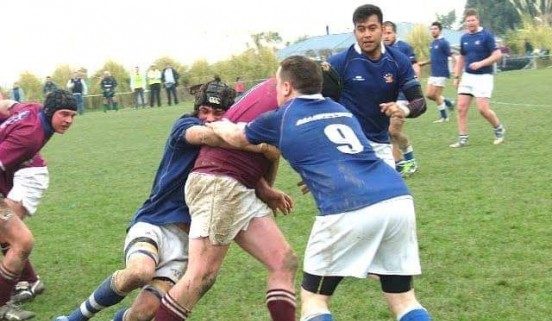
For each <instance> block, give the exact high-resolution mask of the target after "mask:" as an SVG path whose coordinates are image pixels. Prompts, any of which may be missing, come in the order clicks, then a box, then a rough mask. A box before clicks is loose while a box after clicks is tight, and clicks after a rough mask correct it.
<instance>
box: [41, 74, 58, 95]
mask: <svg viewBox="0 0 552 321" xmlns="http://www.w3.org/2000/svg"><path fill="white" fill-rule="evenodd" d="M56 89H57V85H56V84H55V83H54V82H53V81H52V77H50V76H47V77H46V82H45V83H44V86H43V87H42V93H43V94H44V97H46V96H48V94H49V93H51V92H52V91H54V90H56Z"/></svg>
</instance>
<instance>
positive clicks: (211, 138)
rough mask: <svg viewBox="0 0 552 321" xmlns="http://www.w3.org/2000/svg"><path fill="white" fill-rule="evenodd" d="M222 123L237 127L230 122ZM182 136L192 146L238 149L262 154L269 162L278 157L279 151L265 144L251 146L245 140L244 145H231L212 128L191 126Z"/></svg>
mask: <svg viewBox="0 0 552 321" xmlns="http://www.w3.org/2000/svg"><path fill="white" fill-rule="evenodd" d="M224 123H229V124H232V125H236V126H239V125H237V124H234V123H231V122H224ZM184 135H185V138H186V141H187V142H188V143H190V144H192V145H208V146H212V147H221V148H227V149H240V150H244V151H248V152H252V153H261V154H264V155H265V156H266V157H267V158H268V159H271V160H272V159H274V158H279V157H280V151H279V150H278V149H277V148H276V147H274V146H271V145H268V144H265V143H262V144H259V145H253V144H250V143H249V142H247V140H246V141H245V144H240V145H232V144H230V143H228V142H226V141H225V140H224V139H223V138H221V137H219V136H218V135H217V134H216V133H215V131H214V130H213V129H212V128H210V127H207V126H201V125H196V126H192V127H190V128H188V129H187V130H186V132H185V134H184ZM244 137H245V135H244Z"/></svg>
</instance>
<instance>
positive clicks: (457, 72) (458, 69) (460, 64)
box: [453, 55, 465, 87]
mask: <svg viewBox="0 0 552 321" xmlns="http://www.w3.org/2000/svg"><path fill="white" fill-rule="evenodd" d="M464 63H465V61H464V56H462V55H458V56H457V57H456V63H455V64H454V79H453V84H454V87H458V83H459V79H460V77H461V76H462V70H463V69H464Z"/></svg>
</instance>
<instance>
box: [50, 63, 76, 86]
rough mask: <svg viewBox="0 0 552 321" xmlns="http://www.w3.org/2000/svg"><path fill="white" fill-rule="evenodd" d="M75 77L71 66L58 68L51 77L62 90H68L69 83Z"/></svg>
mask: <svg viewBox="0 0 552 321" xmlns="http://www.w3.org/2000/svg"><path fill="white" fill-rule="evenodd" d="M72 76H73V69H71V67H70V66H69V65H59V66H57V67H56V69H55V70H54V72H53V73H52V74H51V75H50V77H52V81H53V82H54V83H55V84H56V85H57V86H58V88H60V89H67V88H66V85H67V81H69V79H71V77H72Z"/></svg>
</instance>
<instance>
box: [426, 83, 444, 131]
mask: <svg viewBox="0 0 552 321" xmlns="http://www.w3.org/2000/svg"><path fill="white" fill-rule="evenodd" d="M442 78H444V77H442ZM439 85H440V86H439ZM443 89H444V84H442V85H441V83H440V82H439V80H438V79H435V78H432V77H430V79H429V80H428V84H427V91H426V97H427V98H429V99H431V100H433V101H434V102H435V103H436V104H437V109H438V110H439V119H438V120H436V121H434V122H433V123H442V122H446V121H448V119H449V117H448V114H447V105H446V103H445V97H443Z"/></svg>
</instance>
